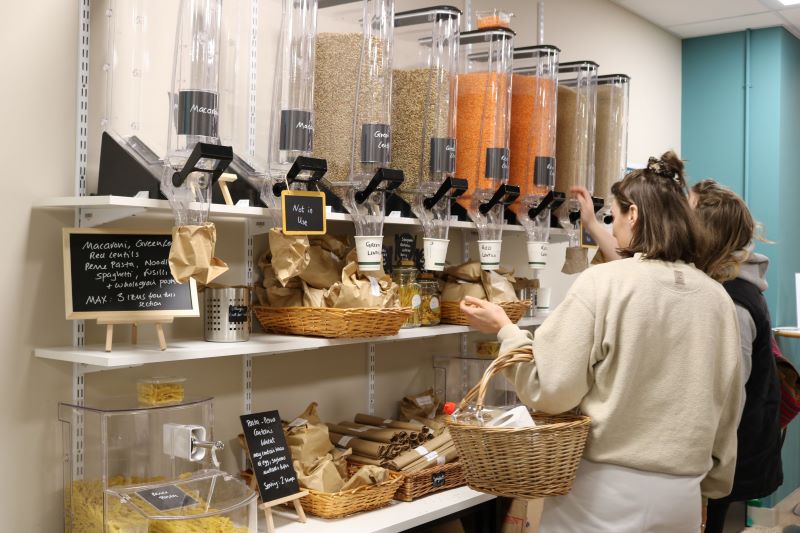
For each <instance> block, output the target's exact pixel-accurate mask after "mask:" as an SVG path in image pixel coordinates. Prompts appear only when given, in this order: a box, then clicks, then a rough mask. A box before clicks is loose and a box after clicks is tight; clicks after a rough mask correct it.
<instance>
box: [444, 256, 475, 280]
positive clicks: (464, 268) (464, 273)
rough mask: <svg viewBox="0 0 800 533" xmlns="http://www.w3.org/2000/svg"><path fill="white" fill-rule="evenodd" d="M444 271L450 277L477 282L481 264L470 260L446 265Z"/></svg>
mask: <svg viewBox="0 0 800 533" xmlns="http://www.w3.org/2000/svg"><path fill="white" fill-rule="evenodd" d="M444 273H445V275H447V276H448V277H450V278H454V279H458V280H461V281H471V282H473V283H477V282H478V281H480V280H481V264H480V263H479V262H478V261H472V262H469V263H464V264H461V265H456V266H452V267H447V268H445V269H444Z"/></svg>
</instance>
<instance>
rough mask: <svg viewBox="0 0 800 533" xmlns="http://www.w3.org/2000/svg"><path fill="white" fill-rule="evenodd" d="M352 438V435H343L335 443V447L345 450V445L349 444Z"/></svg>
mask: <svg viewBox="0 0 800 533" xmlns="http://www.w3.org/2000/svg"><path fill="white" fill-rule="evenodd" d="M354 438H355V437H353V436H352V435H345V436H344V437H342V438H341V439H339V442H337V443H336V445H337V446H338V447H340V448H347V445H348V444H350V441H351V440H353V439H354Z"/></svg>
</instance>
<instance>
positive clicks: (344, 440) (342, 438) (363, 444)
mask: <svg viewBox="0 0 800 533" xmlns="http://www.w3.org/2000/svg"><path fill="white" fill-rule="evenodd" d="M329 438H330V439H331V443H333V444H334V445H336V446H338V447H339V448H350V449H352V450H353V453H356V454H358V455H363V456H365V457H370V458H372V459H382V458H385V457H386V456H387V455H388V453H387V452H388V451H389V448H390V447H389V445H388V444H382V443H380V442H373V441H369V440H365V439H359V438H358V437H354V436H352V435H343V434H341V433H336V432H333V431H331V432H330V433H329Z"/></svg>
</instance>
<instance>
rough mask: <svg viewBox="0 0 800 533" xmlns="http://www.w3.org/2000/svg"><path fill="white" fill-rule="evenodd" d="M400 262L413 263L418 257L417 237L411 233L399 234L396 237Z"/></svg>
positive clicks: (396, 248)
mask: <svg viewBox="0 0 800 533" xmlns="http://www.w3.org/2000/svg"><path fill="white" fill-rule="evenodd" d="M394 243H395V253H396V254H397V260H398V261H411V260H414V259H416V257H417V237H416V236H414V235H411V234H410V233H398V234H397V235H395V237H394Z"/></svg>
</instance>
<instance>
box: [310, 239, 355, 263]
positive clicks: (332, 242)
mask: <svg viewBox="0 0 800 533" xmlns="http://www.w3.org/2000/svg"><path fill="white" fill-rule="evenodd" d="M308 242H309V243H311V246H319V247H320V248H322V249H323V250H327V251H329V252H331V253H332V254H333V255H335V256H336V257H338V258H339V259H340V260H341V259H344V258H345V257H347V252H348V251H350V248H351V246H350V245H348V244H347V238H346V237H337V236H335V235H330V234H327V233H326V234H325V235H312V236H310V237H309V238H308Z"/></svg>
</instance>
